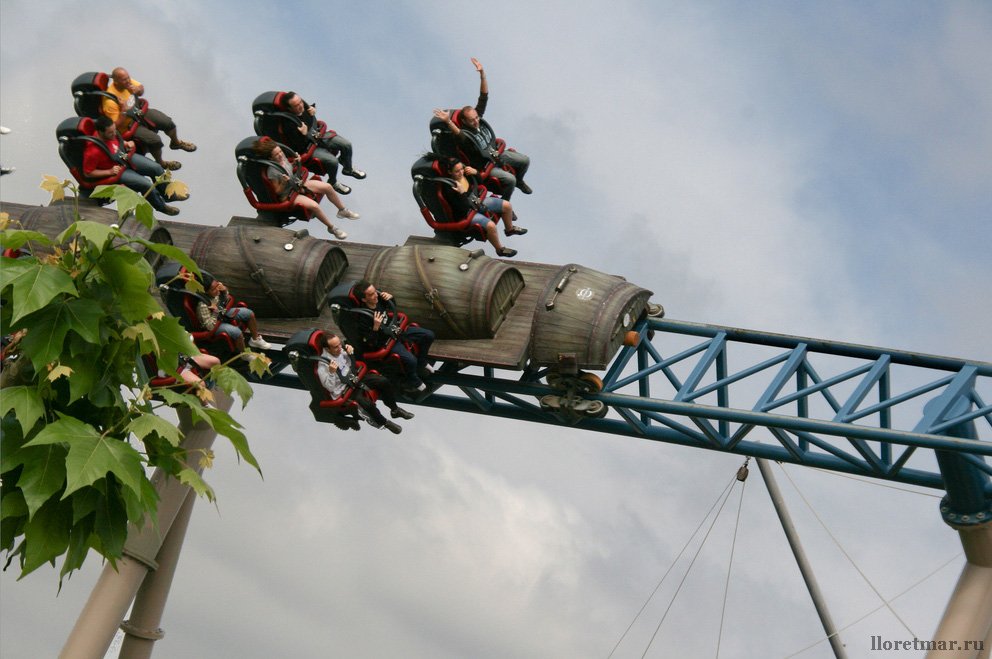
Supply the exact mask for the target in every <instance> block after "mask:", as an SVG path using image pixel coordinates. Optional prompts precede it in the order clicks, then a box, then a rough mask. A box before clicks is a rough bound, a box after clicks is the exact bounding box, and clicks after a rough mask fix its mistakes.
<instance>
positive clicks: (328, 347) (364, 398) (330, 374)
mask: <svg viewBox="0 0 992 659" xmlns="http://www.w3.org/2000/svg"><path fill="white" fill-rule="evenodd" d="M354 352H355V349H354V348H353V347H351V346H350V345H345V344H342V342H341V337H339V336H338V335H337V334H334V333H333V332H325V333H324V345H323V350H322V351H321V353H320V356H321V357H322V359H321V360H320V362H319V363H318V364H317V377H318V379H319V380H320V384H321V385H322V386H323V387H324V389H326V390H327V393H328V394H329V395H330V397H331V398H340V397H341V396H342V395H344V392H345V389H346V388H347V387H348V386H353V387H354V388H355V393H354V395H353V399H354V401H355V402H356V403H358V415H359V416H360V417H361V418H362V419H364V420H365V422H366V423H368V424H369V425H370V426H372V427H373V428H386V429H387V430H389V431H390V432H392V433H394V434H397V435H398V434H400V433H401V432H402V431H403V429H402V428H400V427H399V425H397V424H396V423H395V422H393V421H390V420H388V419H386V417H384V416H383V415H382V412H380V411H379V409H378V408H377V407H376V405H375V401H374V400H373V399H372V398H371V397H370V396H369V395H368V393H366V392H367V391H375V392H376V393H377V394H378V396H379V398H381V399H382V402H383V403H385V404H386V407H388V408H389V415H390V416H391V417H392V418H394V419H412V418H413V413H412V412H407V411H406V410H404V409H403V408H401V407H400V406H399V405H397V404H396V396H395V394H394V393H393V385H392V384H390V383H389V380H387V379H386V378H384V377H383V376H381V375H379V374H378V373H371V372H367V373H366V374H365V377H363V378H362V379H361V380H360V381H358V380H355V378H354V375H353V374H354V373H355V371H356V368H355V359H354V357H353V356H352V355H353V354H354Z"/></svg>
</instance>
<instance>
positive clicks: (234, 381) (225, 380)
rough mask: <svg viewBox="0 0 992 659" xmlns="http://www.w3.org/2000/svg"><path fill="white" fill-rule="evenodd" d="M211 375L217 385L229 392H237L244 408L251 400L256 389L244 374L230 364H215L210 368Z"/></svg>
mask: <svg viewBox="0 0 992 659" xmlns="http://www.w3.org/2000/svg"><path fill="white" fill-rule="evenodd" d="M210 377H211V379H213V381H214V382H216V383H217V386H218V387H220V388H221V389H222V390H224V391H225V392H226V393H228V394H237V395H238V397H239V398H240V399H241V407H242V408H243V407H244V406H245V405H247V404H248V401H249V400H251V397H252V394H253V393H254V391H253V390H252V388H251V385H250V384H248V381H247V380H245V378H244V376H242V375H241V374H240V373H238V372H237V371H235V370H234V369H233V368H231V367H229V366H214V367H213V368H212V369H210Z"/></svg>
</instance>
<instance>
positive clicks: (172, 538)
mask: <svg viewBox="0 0 992 659" xmlns="http://www.w3.org/2000/svg"><path fill="white" fill-rule="evenodd" d="M196 498H197V497H196V493H195V492H189V493H187V494H186V500H185V502H184V503H183V505H182V507H181V508H180V509H179V514H178V515H176V519H175V521H173V522H172V528H171V529H169V534H168V535H166V536H165V541H164V542H163V543H162V549H161V550H159V552H158V556H157V557H156V560H157V561H158V569H157V570H155V571H154V572H151V573H149V574H148V576H146V577H145V580H144V582H142V584H141V588H139V589H138V594H137V596H136V597H135V599H134V606H133V607H132V608H131V617H130V618H129V619H128V620H125V621H124V622H123V623H121V629H122V630H124V643H123V644H122V645H121V651H120V655H119V657H120V659H149V658H150V657H151V656H152V650H153V649H154V647H155V641H157V640H160V639H161V638H162V637H163V636H165V632H164V631H162V629H161V627H160V625H161V624H162V614H163V613H164V612H165V603H166V600H168V598H169V589H170V588H171V587H172V579H173V577H174V576H175V574H176V566H177V565H178V563H179V553H180V552H181V551H182V548H183V541H184V540H185V539H186V529H187V527H188V526H189V520H190V517H192V515H193V504H195V503H196Z"/></svg>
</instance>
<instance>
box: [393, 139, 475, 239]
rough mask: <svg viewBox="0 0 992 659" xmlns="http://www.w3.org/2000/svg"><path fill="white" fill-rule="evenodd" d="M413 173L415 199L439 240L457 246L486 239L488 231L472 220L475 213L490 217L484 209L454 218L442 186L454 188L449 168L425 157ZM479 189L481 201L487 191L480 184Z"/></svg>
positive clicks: (412, 169) (417, 163)
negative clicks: (449, 175)
mask: <svg viewBox="0 0 992 659" xmlns="http://www.w3.org/2000/svg"><path fill="white" fill-rule="evenodd" d="M410 174H411V176H412V177H413V198H414V199H415V200H416V201H417V205H418V206H419V207H420V214H421V215H423V217H424V220H425V221H426V222H427V225H428V226H430V228H432V229H433V230H434V235H435V236H436V237H437V238H439V239H440V240H443V241H444V242H447V243H450V244H452V245H454V246H456V247H460V246H462V245H464V244H465V243H468V242H471V241H473V240H486V232H485V229H484V228H483V227H481V226H479V225H478V224H475V223H473V221H472V220H473V218H474V217H475V215H476V213H482V214H483V215H487V213H486V212H485V211H484V210H478V211H477V210H470V211H469V212H468V213H466V214H465V215H464V216H462V217H460V218H457V217H454V212H453V211H452V209H451V205H450V204H449V203H448V201H447V199H445V197H444V193H443V187H444V186H449V187H451V186H454V184H455V182H454V181H453V180H452V179H450V178H448V172H447V168H446V167H445V166H444V165H443V164H442V163H441V162H440V161H439V160H436V159H432V158H430V157H427V156H423V157H421V158H420V159H418V160H417V161H416V162H415V163H413V167H412V168H411V169H410ZM477 189H478V192H479V200H480V201H481V200H482V199H484V198H485V197H486V195H487V194H488V191H487V190H486V188H485V186H481V185H480V186H478V188H477Z"/></svg>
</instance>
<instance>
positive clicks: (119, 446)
mask: <svg viewBox="0 0 992 659" xmlns="http://www.w3.org/2000/svg"><path fill="white" fill-rule="evenodd" d="M59 443H65V444H68V445H69V455H68V457H67V458H66V461H65V467H66V488H65V494H63V495H62V497H63V498H65V497H67V496H69V495H70V494H72V493H73V492H75V491H76V490H78V489H79V488H81V487H86V486H87V485H92V484H93V483H95V482H96V481H98V480H100V479H101V478H104V477H105V476H106V475H107V474H108V473H112V474H113V475H114V476H115V477H117V479H118V480H120V481H121V483H123V484H124V485H126V486H127V487H129V488H130V489H131V490H132V491H133V492H136V493H140V488H141V482H140V481H141V479H142V478H144V477H145V472H144V470H143V469H142V466H141V455H140V454H139V453H138V452H137V451H135V450H134V449H133V448H132V447H131V446H130V445H129V444H127V443H126V442H124V441H121V440H120V439H116V438H113V437H101V436H100V433H99V432H97V430H96V428H94V427H93V426H91V425H89V424H86V423H83V422H82V421H80V420H78V419H75V418H73V417H69V416H63V417H62V418H61V419H59V420H58V421H56V422H55V423H52V424H49V425H48V426H46V427H45V428H44V430H42V431H41V432H40V433H38V434H37V436H35V438H34V439H32V440H31V441H30V442H28V443H27V444H25V446H42V445H45V444H59Z"/></svg>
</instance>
